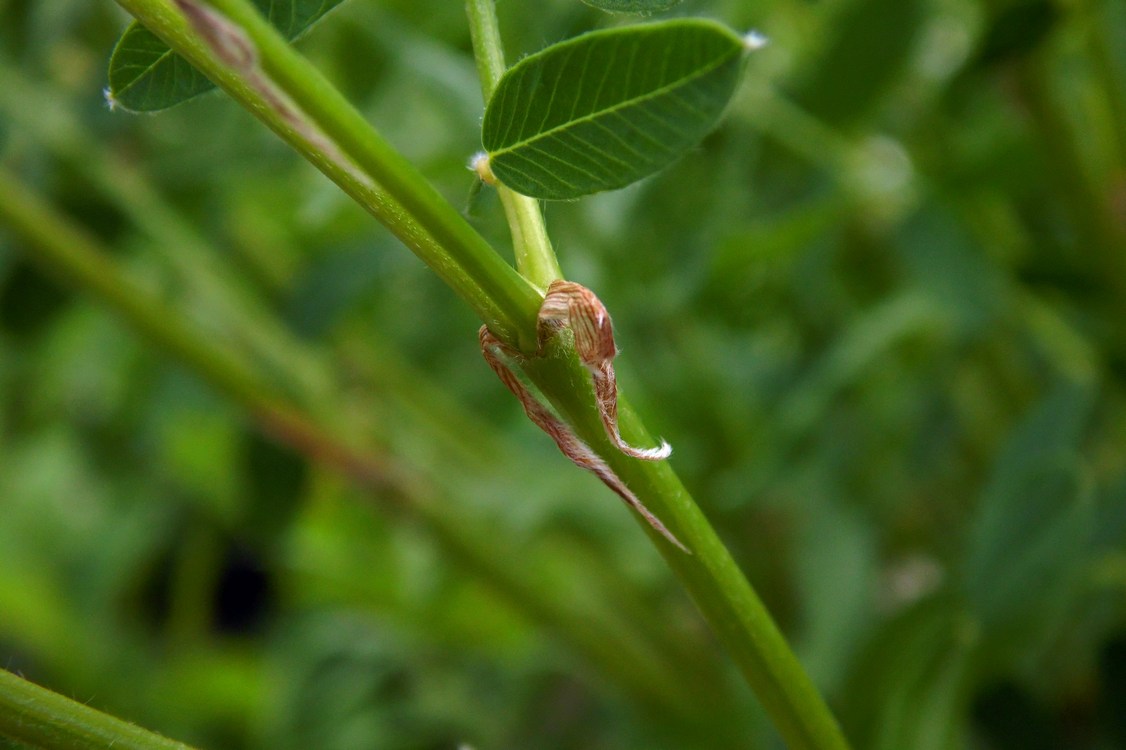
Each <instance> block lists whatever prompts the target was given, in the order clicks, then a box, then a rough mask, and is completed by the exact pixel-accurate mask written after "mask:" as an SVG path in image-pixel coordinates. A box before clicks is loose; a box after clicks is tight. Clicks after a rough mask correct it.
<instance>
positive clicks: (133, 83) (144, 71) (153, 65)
mask: <svg viewBox="0 0 1126 750" xmlns="http://www.w3.org/2000/svg"><path fill="white" fill-rule="evenodd" d="M130 26H136V27H137V28H140V29H144V30H145V31H148V29H145V27H144V26H142V25H141V24H139V23H137V22H136V21H134V22H133V23H132V24H130ZM132 31H133V29H132V28H127V29H126V30H125V34H123V35H122V38H124V37H125V35H127V34H129V33H130V32H132ZM149 33H150V34H151V33H152V32H149ZM154 36H155V34H154ZM157 38H158V39H159V37H157ZM175 54H176V53H175V52H173V51H172V49H171V48H169V49H167V50H165V51H164V52H162V53H160V57H158V58H156V59H155V60H153V61H152V63H150V64H149V65H147V66H146V67H144V68H142V69H141V73H140V74H139V75H137V76H136V77H134V78H133V80H131V81H129V83H127V84H126V85H125V86H122V87H121V88H120V89H118V90H117V91H116V92H115V94H114V95H115V96H118V97H120V96H122V95H124V94H126V93H127V92H129V91H130V90H131V89H132V88H133V87H134V86H136V85H137V84H138V83H140V81H141V79H142V78H144V77H145V76H147V75H148V74H149V72H150V71H152V70H153V69H154V68H156V66H158V65H160V64H161V63H163V62H164V61H165V60H167V59H168V58H169V57H171V56H174V55H175Z"/></svg>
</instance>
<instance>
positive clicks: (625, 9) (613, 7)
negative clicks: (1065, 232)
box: [583, 0, 680, 13]
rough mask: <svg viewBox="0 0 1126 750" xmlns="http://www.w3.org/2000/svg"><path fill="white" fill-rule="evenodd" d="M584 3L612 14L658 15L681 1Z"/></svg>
mask: <svg viewBox="0 0 1126 750" xmlns="http://www.w3.org/2000/svg"><path fill="white" fill-rule="evenodd" d="M583 2H584V3H586V4H587V5H590V6H592V7H595V8H598V9H600V10H605V11H609V12H610V13H658V12H660V11H662V10H668V9H669V8H671V7H672V6H674V5H679V4H680V0H583Z"/></svg>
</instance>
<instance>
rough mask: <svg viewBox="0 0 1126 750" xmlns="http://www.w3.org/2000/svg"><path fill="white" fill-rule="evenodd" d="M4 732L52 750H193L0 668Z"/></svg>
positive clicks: (1, 734)
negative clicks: (111, 749)
mask: <svg viewBox="0 0 1126 750" xmlns="http://www.w3.org/2000/svg"><path fill="white" fill-rule="evenodd" d="M0 737H8V738H10V739H14V740H17V741H19V742H26V743H28V744H29V745H33V746H35V747H41V748H49V750H110V748H113V750H191V748H190V747H189V746H188V745H185V744H184V743H182V742H176V741H174V740H170V739H167V738H165V737H161V736H160V735H159V734H155V733H153V732H150V731H148V730H147V729H141V728H140V727H138V726H136V725H134V724H130V723H129V722H127V721H122V720H121V719H117V718H114V717H113V716H109V715H107V714H103V713H102V712H100V711H96V710H94V709H92V708H90V707H89V706H86V705H83V704H81V703H78V702H77V701H72V700H70V699H69V698H64V697H63V696H61V695H59V694H58V693H52V692H51V691H50V690H47V689H45V688H41V687H39V686H38V685H35V684H33V683H30V682H28V681H27V680H23V679H20V678H19V677H17V676H15V675H14V674H12V673H11V672H8V671H7V670H4V669H0Z"/></svg>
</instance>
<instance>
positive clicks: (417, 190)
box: [118, 0, 847, 750]
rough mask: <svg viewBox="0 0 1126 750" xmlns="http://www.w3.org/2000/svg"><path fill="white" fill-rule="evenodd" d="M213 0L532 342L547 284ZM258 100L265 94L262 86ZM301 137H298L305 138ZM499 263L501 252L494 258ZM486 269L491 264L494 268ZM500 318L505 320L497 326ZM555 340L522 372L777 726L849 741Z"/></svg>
mask: <svg viewBox="0 0 1126 750" xmlns="http://www.w3.org/2000/svg"><path fill="white" fill-rule="evenodd" d="M118 2H119V3H120V4H121V5H122V6H123V7H125V8H126V9H127V10H129V11H130V12H133V13H134V15H137V16H138V18H140V19H141V20H142V22H144V23H145V24H146V26H149V28H150V30H152V31H153V32H154V33H156V34H157V36H160V37H161V38H162V39H164V41H165V42H166V43H168V44H169V45H170V46H171V47H172V48H173V49H175V50H176V51H177V52H180V53H181V54H185V53H186V54H185V57H187V58H188V59H189V60H190V61H192V62H193V64H194V63H195V62H196V61H197V60H202V61H203V63H204V64H205V65H209V66H210V67H209V68H208V67H204V68H203V70H204V72H206V73H207V74H208V75H209V77H212V79H213V80H216V82H217V83H219V84H220V85H221V86H223V88H224V89H226V90H228V91H230V92H235V94H232V95H233V96H235V98H236V99H237V100H238V101H240V102H241V103H243V104H244V105H246V106H251V107H252V109H253V103H254V101H255V99H256V98H255V97H253V96H247V95H246V90H247V88H248V87H247V86H246V85H245V84H244V83H242V82H240V81H239V80H238V75H237V74H235V73H234V72H233V71H231V70H230V69H228V68H226V67H225V66H221V65H217V64H216V63H215V61H214V59H213V58H211V56H210V55H209V54H206V52H205V51H203V50H202V49H201V45H200V43H199V41H198V40H197V39H196V37H195V36H194V35H193V34H192V33H191V32H190V31H189V30H188V29H187V27H186V24H185V23H184V22H183V20H182V18H180V17H179V15H178V14H177V13H175V12H174V11H172V10H171V9H170V8H169V6H168V3H167V2H163V1H162V0H118ZM213 4H214V6H215V7H217V8H219V9H220V10H222V11H223V12H224V13H225V14H226V15H227V16H228V17H229V18H230V19H232V20H233V21H234V22H235V23H236V24H237V25H239V26H241V27H242V28H243V29H244V30H245V31H246V33H247V35H248V36H249V38H250V39H251V40H252V41H253V43H254V44H255V46H256V48H257V52H258V54H259V57H260V62H261V65H262V67H263V69H264V70H265V71H266V73H267V74H268V75H269V76H270V78H271V80H273V81H274V82H275V83H277V84H278V85H279V86H280V87H281V88H282V89H283V90H284V91H285V93H286V94H288V95H289V96H290V97H292V98H293V99H294V100H295V101H296V102H297V104H298V106H300V107H301V109H302V110H303V111H304V112H305V113H306V114H308V115H309V117H310V118H311V119H312V121H313V122H315V123H316V125H317V126H318V127H319V128H320V129H321V130H322V131H323V132H325V133H327V134H328V136H329V137H330V138H332V139H333V141H334V142H335V143H336V144H337V145H338V146H339V147H340V148H341V149H342V150H343V151H344V153H346V154H347V155H348V156H349V157H351V158H352V159H353V160H354V161H355V163H356V164H357V165H359V167H360V168H361V169H363V170H364V171H365V172H366V173H367V174H368V175H369V176H370V177H372V178H373V179H375V180H376V182H377V183H378V184H380V185H381V186H382V187H383V188H384V189H386V191H387V192H388V193H389V194H390V196H391V197H390V198H385V200H388V201H390V202H391V203H392V204H393V206H394V207H395V208H396V209H397V210H396V211H389V212H385V213H388V214H390V215H388V216H386V217H384V218H381V220H383V221H385V220H386V219H390V220H391V221H392V222H393V223H392V224H389V226H390V227H391V228H392V230H393V231H396V228H397V227H398V228H402V227H406V226H410V227H421V228H422V229H423V230H424V231H425V232H427V235H426V236H427V237H428V238H430V240H431V244H430V245H429V247H428V250H429V252H428V253H427V254H422V253H420V256H421V257H423V259H424V260H426V261H427V262H428V263H431V265H432V267H434V268H435V270H436V271H438V273H439V275H441V276H442V278H444V279H447V281H449V277H450V276H451V274H449V269H448V268H447V267H445V266H444V265H443V263H441V262H436V261H437V260H438V259H441V258H444V259H446V261H447V262H448V263H452V264H454V265H455V266H456V270H457V273H455V274H452V276H453V278H454V279H455V280H461V281H463V282H468V283H463V284H461V285H460V286H459V285H454V284H451V286H454V288H455V291H457V292H458V293H459V294H460V295H461V296H462V297H463V298H465V299H466V301H467V302H468V303H469V304H470V305H471V306H473V307H474V309H475V310H477V311H478V314H481V313H482V311H489V312H493V314H494V316H495V315H496V314H499V315H500V316H501V317H499V318H497V319H490V317H488V316H486V315H482V317H483V319H484V320H485V322H486V324H487V325H489V327H490V329H491V330H493V333H495V334H496V335H498V336H501V337H508V340H510V341H511V342H513V343H516V342H518V344H519V345H522V346H521V348H522V349H523V350H524V351H527V352H530V351H533V350H534V349H535V317H536V312H537V311H538V307H539V303H540V295H539V294H537V293H536V291H535V290H534V288H533V287H532V286H530V285H529V284H528V282H527V281H525V280H524V279H523V277H521V276H519V275H518V274H516V272H515V271H513V270H512V269H511V267H509V266H508V265H507V264H505V263H503V261H500V259H499V256H497V255H496V254H495V253H493V251H492V249H491V248H489V247H488V245H487V243H485V241H484V239H483V238H481V237H480V236H479V235H477V234H476V232H474V231H473V229H472V228H471V227H469V225H468V224H466V223H465V222H464V221H463V220H462V219H461V217H460V215H459V214H458V213H457V211H456V209H454V208H453V207H452V206H450V205H449V204H446V203H445V202H444V201H442V200H441V199H440V197H438V196H437V194H436V193H435V192H434V191H433V189H432V188H429V186H426V189H424V188H423V187H420V186H418V185H417V184H415V183H416V182H423V183H424V181H422V178H421V177H420V176H419V175H418V174H417V172H416V171H415V170H414V169H413V167H410V166H409V165H408V164H406V162H405V161H404V160H403V159H402V157H400V156H398V155H397V154H394V153H393V152H390V153H387V152H389V147H388V146H386V144H385V143H384V142H383V141H382V139H381V138H379V137H378V135H377V134H376V133H375V132H374V130H372V129H371V128H370V126H368V125H367V123H366V122H364V121H363V119H362V118H361V117H360V116H359V115H358V114H357V113H356V112H355V110H353V109H352V108H351V107H350V106H349V105H348V104H347V102H345V101H344V100H343V98H342V97H341V96H340V94H339V93H338V92H336V90H335V89H334V88H333V87H332V86H331V84H330V83H328V82H327V81H325V80H324V79H323V78H322V77H321V76H320V75H319V74H318V73H317V72H316V71H315V70H314V69H312V67H311V66H309V64H308V63H307V62H305V61H304V60H302V59H301V58H300V56H299V55H297V54H296V53H295V52H294V51H293V50H292V48H291V47H290V46H289V45H288V44H287V43H286V42H285V41H284V40H282V39H281V38H280V36H279V35H278V34H277V33H276V32H275V31H274V30H273V29H272V28H271V27H270V26H269V25H268V24H267V23H266V21H265V20H264V19H262V18H261V16H260V15H259V14H258V13H257V11H256V10H255V9H254V8H253V7H252V6H251V5H250V3H249V2H247V1H246V0H215V2H214V3H213ZM236 94H238V95H236ZM240 97H241V98H240ZM257 99H258V100H260V97H258V98H257ZM256 114H258V115H259V117H260V118H261V119H263V121H265V122H267V124H270V125H271V127H273V128H275V130H277V131H278V132H281V133H284V132H285V131H286V130H287V128H286V127H285V126H284V123H283V124H282V126H281V127H277V123H276V122H274V120H276V118H271V117H269V116H268V115H267V116H263V115H262V114H261V113H258V112H256ZM283 137H285V136H284V135H283ZM287 140H289V139H287ZM295 140H297V141H298V142H299V143H300V142H301V139H300V138H297V139H295ZM299 150H301V149H300V148H299ZM312 151H313V153H310V149H308V148H306V149H305V150H302V153H304V154H306V156H307V158H310V159H311V160H312V161H313V162H314V163H315V164H317V165H318V167H320V168H322V169H324V167H322V164H323V162H325V161H330V162H331V160H326V159H325V158H324V156H323V154H321V153H319V152H316V150H315V149H313V150H312ZM326 173H328V172H326ZM334 179H336V178H334ZM369 210H371V209H369ZM373 213H375V212H374V211H373ZM377 216H378V215H377ZM385 223H386V221H385ZM396 233H397V234H398V233H399V232H398V231H396ZM467 233H468V234H467ZM403 234H405V235H406V236H407V237H408V239H409V238H410V237H411V232H403ZM408 244H409V243H408ZM412 249H415V248H413V247H412ZM416 252H418V250H417V249H416ZM496 263H499V266H500V267H499V268H497V267H496V265H495V264H496ZM484 269H488V270H487V272H485V270H484ZM501 269H503V270H501ZM494 291H496V292H497V295H496V298H495V301H494V299H493V298H492V297H491V296H490V295H491V294H493V292H494ZM482 295H484V296H482ZM494 325H503V326H506V327H505V328H502V329H499V330H498V329H497V328H494ZM551 348H552V350H553V351H554V354H553V355H552V356H548V357H543V358H534V359H530V360H528V361H527V363H526V366H525V371H526V372H527V373H528V374H529V377H531V378H532V380H533V382H535V384H536V385H537V386H538V387H539V388H540V390H541V391H542V392H543V393H544V395H545V396H547V398H548V399H549V400H551V402H552V403H553V404H554V405H555V407H556V408H557V409H558V410H559V412H560V414H561V415H562V416H563V417H564V418H565V419H566V420H568V421H569V422H570V423H571V424H572V425H573V426H574V428H575V430H576V432H577V434H578V435H579V436H580V437H582V438H583V439H584V440H585V441H587V443H588V444H589V445H590V446H591V447H592V448H594V449H595V450H596V451H597V452H598V453H599V454H600V455H601V456H602V457H603V458H604V459H605V460H606V461H607V462H608V463H609V464H610V466H611V467H612V468H613V469H614V470H615V471H616V472H617V474H618V475H619V476H620V477H621V478H622V479H623V480H624V481H625V482H626V484H627V485H628V486H629V487H630V488H631V489H632V490H633V491H634V492H635V493H636V495H637V496H638V497H639V498H640V499H641V500H642V502H644V503H645V504H646V505H647V506H648V507H649V508H650V509H651V510H652V511H653V512H655V513H656V514H657V515H658V516H660V517H661V519H662V520H663V521H664V522H665V523H666V524H667V525H668V526H669V527H670V528H671V529H672V531H673V532H674V533H675V534H676V535H677V536H678V537H679V538H680V539H681V540H682V541H684V542H685V543H686V544H688V546H689V548H690V549H692V551H693V554H692V555H685V554H683V553H682V552H680V551H679V550H677V549H675V548H673V547H671V546H670V545H669V544H668V542H667V541H666V540H664V539H663V538H660V537H659V536H657V535H656V532H654V531H653V530H652V529H651V528H649V527H648V526H647V525H644V524H643V525H642V528H643V529H644V530H645V532H646V533H648V534H650V535H651V538H652V539H653V542H654V544H655V545H656V546H657V547H658V549H659V550H660V551H661V553H662V554H663V555H664V556H665V558H666V560H667V561H668V563H669V566H670V567H671V568H672V569H673V571H674V572H675V573H676V574H677V575H678V577H679V578H680V579H681V581H682V582H683V583H684V585H685V586H686V588H688V590H689V592H690V593H691V594H692V596H693V598H694V599H695V601H696V603H697V605H698V606H699V608H700V609H701V611H702V612H703V613H704V615H705V616H706V617H707V619H708V620H709V622H710V623H711V625H712V627H713V628H714V629H715V631H716V633H717V634H718V636H719V637H720V639H721V640H722V641H723V643H724V644H725V645H726V646H727V648H728V649H729V651H730V653H731V654H732V656H733V658H734V659H735V661H736V663H737V664H738V666H739V667H740V669H741V670H742V672H743V674H744V675H745V676H746V678H747V680H748V682H749V683H750V684H751V686H752V687H753V688H754V689H755V691H756V693H758V696H759V698H760V700H761V701H762V703H763V705H764V706H765V707H766V709H767V711H768V713H769V714H770V715H771V717H772V719H773V720H774V723H775V725H776V726H777V728H778V730H779V732H780V733H781V735H782V737H783V738H784V739H785V740H786V741H787V742H788V743H789V745H790V747H791V748H794V749H795V750H802V749H809V750H830V749H832V750H842V749H843V748H846V747H847V743H846V742H845V740H844V738H843V735H842V734H841V732H840V729H839V727H838V726H837V724H836V721H835V719H834V718H833V716H832V714H831V713H830V711H829V709H828V707H827V706H826V704H825V702H824V701H823V699H822V698H821V696H820V695H819V694H818V693H817V691H816V689H815V688H814V687H813V685H812V683H811V682H810V681H809V678H808V676H807V675H806V674H805V672H804V670H803V669H802V668H801V666H800V664H799V663H798V661H797V659H796V657H795V656H794V655H793V653H792V652H791V651H790V649H789V647H788V646H787V644H786V642H785V640H784V639H783V638H782V636H781V634H780V633H779V631H778V629H777V627H776V626H775V625H774V623H773V621H772V620H771V618H770V616H769V614H768V613H767V612H766V610H765V608H764V607H763V605H762V603H761V601H759V599H758V597H757V596H756V595H755V593H754V591H753V590H752V589H751V587H750V585H749V584H748V583H747V581H746V579H745V578H744V577H743V575H742V573H741V572H740V571H739V568H738V566H737V565H736V564H735V562H734V560H733V559H732V558H731V556H730V554H729V553H728V552H727V550H726V548H725V547H724V546H723V544H722V542H721V541H720V540H719V538H718V537H717V536H716V534H715V531H714V530H713V529H712V528H711V526H710V525H709V524H708V522H707V519H706V518H705V517H704V515H703V513H702V512H701V511H700V509H699V508H698V507H697V506H696V504H695V502H694V501H693V500H692V498H691V496H690V495H689V494H688V493H687V491H686V490H685V489H684V487H683V486H682V485H681V484H680V481H679V479H677V477H676V475H675V473H673V471H672V469H671V467H670V466H669V464H668V463H667V462H660V463H656V464H654V463H650V462H643V461H637V460H634V459H631V458H628V457H626V456H624V455H623V454H621V453H618V452H617V451H616V450H615V449H614V448H613V447H612V446H611V445H610V444H609V442H608V440H607V439H606V436H605V433H604V431H603V428H602V424H601V421H600V419H599V416H598V413H597V409H596V408H595V406H594V399H593V396H592V392H591V387H590V382H589V373H588V372H587V371H586V369H585V368H583V367H582V366H581V364H580V363H579V362H578V360H577V359H576V357H575V356H574V352H573V351H571V350H565V349H560V347H558V346H553V347H551ZM621 422H622V432H623V435H624V436H625V437H626V439H627V440H630V441H631V442H634V443H641V444H645V443H646V441H647V440H651V438H650V437H649V436H648V435H647V433H646V431H645V429H644V427H643V426H642V425H641V423H640V421H639V420H638V418H637V417H636V415H635V414H634V413H633V412H632V411H631V410H630V409H629V406H628V404H626V403H625V402H624V399H623V402H622V404H621ZM482 562H484V561H482Z"/></svg>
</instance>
